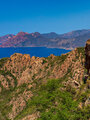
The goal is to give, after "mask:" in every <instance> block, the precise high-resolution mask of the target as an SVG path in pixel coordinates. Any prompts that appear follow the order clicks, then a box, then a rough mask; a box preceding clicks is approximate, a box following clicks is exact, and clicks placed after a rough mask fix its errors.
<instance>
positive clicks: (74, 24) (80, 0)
mask: <svg viewBox="0 0 90 120" xmlns="http://www.w3.org/2000/svg"><path fill="white" fill-rule="evenodd" d="M80 29H90V0H0V36H3V35H6V34H17V33H18V32H20V31H23V32H29V33H32V32H40V33H49V32H56V33H59V34H62V33H66V32H70V31H73V30H80Z"/></svg>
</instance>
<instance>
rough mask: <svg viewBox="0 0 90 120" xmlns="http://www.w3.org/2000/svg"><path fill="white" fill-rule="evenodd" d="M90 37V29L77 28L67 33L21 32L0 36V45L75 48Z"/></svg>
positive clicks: (83, 44)
mask: <svg viewBox="0 0 90 120" xmlns="http://www.w3.org/2000/svg"><path fill="white" fill-rule="evenodd" d="M89 38H90V30H76V31H72V32H68V33H65V34H56V33H54V32H51V33H46V34H40V33H38V32H35V33H26V32H19V33H18V34H17V35H5V36H3V37H0V44H1V45H0V47H48V48H64V49H74V48H76V47H81V46H85V42H86V40H87V39H89Z"/></svg>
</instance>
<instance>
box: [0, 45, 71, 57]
mask: <svg viewBox="0 0 90 120" xmlns="http://www.w3.org/2000/svg"><path fill="white" fill-rule="evenodd" d="M69 51H70V50H65V49H58V48H45V47H18V48H14V47H12V48H0V58H4V57H10V56H11V55H12V54H14V53H22V54H30V56H31V57H32V56H36V57H48V56H49V55H50V54H54V55H56V56H60V55H61V54H64V53H67V52H69Z"/></svg>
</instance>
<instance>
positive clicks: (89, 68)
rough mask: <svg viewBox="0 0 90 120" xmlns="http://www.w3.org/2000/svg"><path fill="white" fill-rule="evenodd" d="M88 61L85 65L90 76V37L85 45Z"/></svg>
mask: <svg viewBox="0 0 90 120" xmlns="http://www.w3.org/2000/svg"><path fill="white" fill-rule="evenodd" d="M85 55H86V62H85V67H86V69H87V74H88V75H89V76H90V39H89V40H87V42H86V47H85Z"/></svg>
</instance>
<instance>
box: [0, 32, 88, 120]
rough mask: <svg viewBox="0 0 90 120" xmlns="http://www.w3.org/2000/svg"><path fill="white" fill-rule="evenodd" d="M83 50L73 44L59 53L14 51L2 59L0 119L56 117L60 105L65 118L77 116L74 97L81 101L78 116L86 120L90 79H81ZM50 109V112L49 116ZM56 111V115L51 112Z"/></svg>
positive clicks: (82, 75) (16, 119)
mask: <svg viewBox="0 0 90 120" xmlns="http://www.w3.org/2000/svg"><path fill="white" fill-rule="evenodd" d="M20 34H24V33H22V32H21V33H19V35H20ZM25 34H26V33H25ZM36 35H38V33H36ZM84 50H85V49H84V48H76V49H75V50H73V51H71V52H69V53H66V54H62V55H61V56H55V55H53V54H51V55H50V56H48V57H47V58H44V57H42V58H39V57H35V56H33V57H30V56H29V55H28V54H24V55H23V54H20V53H15V54H13V55H12V56H11V57H10V58H3V59H1V60H0V120H38V118H40V119H41V120H43V119H44V118H45V119H46V120H49V119H51V120H52V119H53V118H55V120H56V119H58V120H59V118H60V116H59V115H60V114H61V115H63V114H62V113H56V112H57V111H59V112H60V111H62V109H65V111H66V113H69V116H66V117H65V120H76V117H74V116H75V115H77V112H78V111H76V108H77V109H78V102H77V101H80V104H79V108H80V109H82V110H81V111H79V112H80V113H81V114H82V118H83V114H84V115H86V117H84V119H81V120H89V119H87V117H88V118H89V109H88V108H86V107H88V105H89V103H90V96H89V92H88V89H89V87H87V86H89V83H88V82H87V84H84V83H83V77H84V63H85V52H84ZM86 50H87V49H86ZM73 105H75V106H73ZM58 106H59V107H58ZM72 106H73V107H72ZM52 108H53V109H52ZM83 108H84V109H85V111H87V113H85V111H83ZM53 110H55V111H53ZM50 111H51V112H50ZM52 112H53V113H52ZM82 112H83V113H82ZM49 113H50V114H52V115H50V116H51V117H50V118H49V117H48V116H49ZM66 113H65V114H66ZM55 114H56V116H57V115H58V117H59V118H56V116H53V115H55ZM74 114H75V115H74ZM78 114H79V113H78ZM43 115H44V116H43ZM73 117H74V118H73ZM69 118H70V119H69ZM62 119H64V118H63V117H62ZM77 119H78V120H79V119H80V117H78V118H77Z"/></svg>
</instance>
